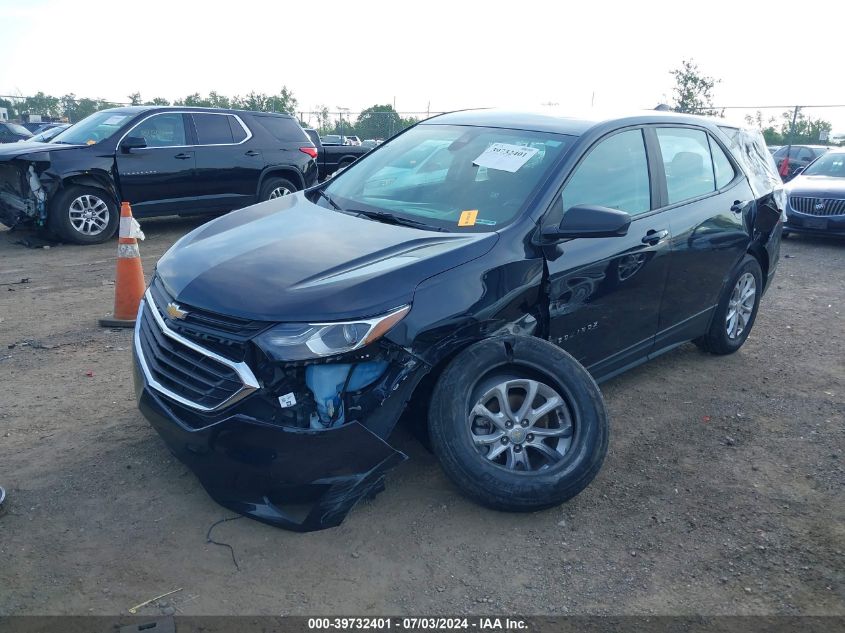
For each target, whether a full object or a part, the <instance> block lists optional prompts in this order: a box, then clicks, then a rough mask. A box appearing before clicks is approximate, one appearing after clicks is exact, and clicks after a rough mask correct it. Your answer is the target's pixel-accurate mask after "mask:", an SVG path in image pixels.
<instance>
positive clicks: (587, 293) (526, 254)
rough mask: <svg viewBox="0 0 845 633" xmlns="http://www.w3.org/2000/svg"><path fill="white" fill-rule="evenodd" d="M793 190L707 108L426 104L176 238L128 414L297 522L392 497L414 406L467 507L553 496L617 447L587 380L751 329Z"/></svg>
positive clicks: (734, 345) (213, 478)
mask: <svg viewBox="0 0 845 633" xmlns="http://www.w3.org/2000/svg"><path fill="white" fill-rule="evenodd" d="M779 183H780V179H779V178H778V175H777V172H776V170H775V166H774V164H773V162H772V159H771V157H770V155H769V152H768V150H767V149H766V147H765V145H764V143H763V141H762V138H761V136H760V135H759V133H756V132H749V131H747V130H743V129H740V128H735V127H728V126H726V125H725V124H724V123H722V122H716V121H711V120H708V119H702V118H698V117H690V116H682V115H672V114H667V113H658V112H655V113H649V114H643V115H638V116H628V117H624V118H613V119H595V120H588V119H576V118H556V117H551V116H540V115H531V114H515V113H507V112H497V111H469V112H460V113H452V114H447V115H443V116H438V117H435V118H432V119H428V120H426V121H425V122H423V123H420V124H418V125H416V126H414V127H412V128H410V129H409V130H407V131H405V132H404V133H402V134H400V135H398V136H396V137H395V138H394V139H392V140H391V141H390V142H388V143H385V144H384V145H382V146H380V147H379V148H377V149H376V150H374V151H373V152H371V153H370V154H368V155H367V156H365V157H364V158H362V159H361V160H359V161H358V162H356V163H355V164H353V165H352V166H351V167H349V168H348V169H346V170H345V171H343V172H342V173H340V174H339V175H337V176H336V177H335V178H333V179H331V180H330V181H328V182H326V183H323V184H322V185H319V186H317V187H314V188H311V189H309V190H307V191H303V192H299V193H296V194H294V195H292V196H285V197H283V198H279V199H276V200H270V201H268V202H264V203H260V204H256V205H254V206H251V207H248V208H245V209H242V210H239V211H235V212H232V213H230V214H228V215H226V216H223V217H221V218H218V219H216V220H213V221H212V222H209V223H208V224H206V225H204V226H201V227H199V228H197V229H196V230H194V231H193V232H191V233H190V234H188V235H186V236H185V237H183V238H182V239H180V240H179V241H178V242H177V243H176V244H175V245H174V246H173V247H172V248H171V249H170V251H169V252H168V253H167V254H165V256H164V257H163V258H162V259H161V261H160V262H159V263H158V267H157V270H156V273H155V276H154V279H153V281H152V283H151V284H150V287H149V290H148V291H147V293H146V295H145V299H144V301H143V302H142V305H141V308H140V311H139V314H138V322H137V327H136V330H135V339H134V351H135V363H134V366H135V378H136V388H137V394H138V399H139V406H140V409H141V411H142V412H143V413H144V415H145V416H146V417H147V418H148V419H149V420H150V422H151V423H152V424H153V425H154V426H155V428H156V429H157V430H158V432H159V433H160V434H161V436H162V437H163V438H164V440H165V442H166V443H167V444H168V446H169V447H170V449H171V450H172V451H173V452H174V453H175V454H176V455H177V456H178V457H179V458H180V459H181V460H182V461H184V462H185V463H186V464H187V465H188V466H190V467H191V468H192V469H193V470H194V471H195V472H196V474H197V476H198V477H199V479H200V481H201V482H202V484H203V485H204V487H205V488H206V489H207V491H208V492H209V493H210V495H211V496H212V497H213V498H214V499H216V500H217V501H218V502H219V503H221V504H223V505H224V506H227V507H229V508H231V509H233V510H236V511H238V512H241V513H243V514H246V515H249V516H251V517H254V518H256V519H259V520H261V521H265V522H268V523H271V524H275V525H279V526H283V527H286V528H289V529H294V530H314V529H320V528H326V527H331V526H334V525H337V524H339V523H340V522H341V521H342V520H343V518H344V516H345V515H346V514H347V512H348V511H349V510H350V509H351V508H352V506H353V505H354V504H355V503H356V502H357V501H358V500H359V499H361V498H364V497H371V496H373V495H374V494H375V493H377V492H379V491H380V490H381V488H382V487H383V479H384V476H385V473H386V472H387V471H388V470H390V469H391V468H392V467H394V466H396V465H397V464H399V463H400V462H401V461H402V460H404V459H405V455H404V454H402V453H401V452H400V451H398V450H396V449H395V448H393V447H392V446H391V445H390V444H389V443H388V439H389V437H390V435H391V432H392V431H393V429H394V426H395V425H396V423H397V421H398V420H399V418H400V414H402V412H403V410H404V409H405V408H406V405H409V406H408V407H407V408H408V413H407V417H406V419H414V418H416V419H422V420H423V421H424V422H425V424H426V425H427V434H428V438H429V439H430V444H431V447H432V448H433V450H434V452H435V453H436V454H437V456H438V457H439V459H440V462H441V464H442V466H443V469H444V470H445V472H446V474H447V475H448V476H449V477H450V478H451V480H452V481H453V482H454V483H455V485H456V486H457V487H458V488H460V489H461V491H463V492H464V493H465V494H466V495H468V496H469V497H471V498H472V499H475V500H476V501H478V502H480V503H483V504H485V505H487V506H489V507H492V508H497V509H502V510H515V511H527V510H536V509H539V508H545V507H549V506H553V505H555V504H559V503H561V502H563V501H565V500H566V499H569V498H571V497H573V496H574V495H576V494H578V493H579V492H580V491H581V490H583V489H584V488H585V487H586V486H587V485H588V484H589V483H590V481H591V480H592V479H593V478H594V477H595V475H596V474H597V472H598V470H599V468H600V466H601V464H602V461H603V459H604V456H605V453H606V450H607V443H608V419H607V414H606V412H605V408H604V403H603V400H602V396H601V393H600V391H599V389H598V387H597V386H596V381H602V380H605V379H607V378H609V377H611V376H614V375H615V374H618V373H620V372H622V371H624V370H626V369H628V368H630V367H633V366H635V365H637V364H639V363H642V362H643V361H645V360H648V359H650V358H653V357H654V356H656V355H658V354H661V353H663V352H666V351H667V350H670V349H672V348H674V347H676V346H678V345H680V344H682V343H684V342H686V341H694V342H695V343H696V344H697V345H698V346H699V347H701V348H702V349H704V350H706V351H709V352H712V353H715V354H729V353H732V352H735V351H736V350H737V349H739V347H741V346H742V344H743V343H744V342H745V340H746V338H747V337H748V334H749V332H750V331H751V328H752V326H753V324H754V319H755V316H756V314H757V309H758V305H759V302H760V297H761V295H762V294H763V292H764V291H765V290H766V288H767V287H768V286H769V284H770V283H771V280H772V276H773V275H774V273H775V267H776V264H777V261H778V249H779V243H780V234H781V228H782V225H781V210H782V206H783V201H782V197H783V195H782V192H781V190H780V188H779Z"/></svg>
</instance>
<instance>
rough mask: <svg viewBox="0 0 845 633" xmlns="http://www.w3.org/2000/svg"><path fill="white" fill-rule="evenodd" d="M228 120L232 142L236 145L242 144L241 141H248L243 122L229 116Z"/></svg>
mask: <svg viewBox="0 0 845 633" xmlns="http://www.w3.org/2000/svg"><path fill="white" fill-rule="evenodd" d="M226 118H227V119H229V128H230V129H231V132H232V140H233V141H234V142H235V143H240V142H241V141H244V140H246V137H247V133H246V130H245V129H244V126H243V125H241V122H240V121H238V119H237V118H236V117H233V116H227V117H226Z"/></svg>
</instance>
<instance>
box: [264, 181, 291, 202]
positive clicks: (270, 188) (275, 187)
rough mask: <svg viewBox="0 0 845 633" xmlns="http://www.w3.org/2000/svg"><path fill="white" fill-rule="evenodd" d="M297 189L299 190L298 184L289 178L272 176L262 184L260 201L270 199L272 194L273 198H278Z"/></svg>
mask: <svg viewBox="0 0 845 633" xmlns="http://www.w3.org/2000/svg"><path fill="white" fill-rule="evenodd" d="M295 191H298V188H297V186H296V185H295V184H293V183H292V182H291V181H290V180H288V179H287V178H281V177H279V176H270V177H269V178H268V179H267V180H266V181H265V182H264V184H263V185H262V186H261V194H260V195H259V199H258V201H259V202H264V201H265V200H270V199H271V197H270V196H271V195H272V196H273V198H277V197H279V195H283V196H286V195H288V194H291V193H293V192H295ZM285 192H286V193H285ZM273 194H275V195H273Z"/></svg>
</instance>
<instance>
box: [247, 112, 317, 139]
mask: <svg viewBox="0 0 845 633" xmlns="http://www.w3.org/2000/svg"><path fill="white" fill-rule="evenodd" d="M255 120H256V121H258V123H259V124H260V125H261V126H262V127H263V128H264V129H265V130H267V131H268V132H269V133H270V134H271V135H272V136H273V137H274V138H275V139H276V140H278V141H283V142H295V143H301V142H302V141H306V142H309V143H310V140H309V139H308V135H307V134H305V130H303V129H302V128H301V127H300V125H299V123H297V122H296V121H294V120H293V119H289V118H287V117H281V116H256V117H255Z"/></svg>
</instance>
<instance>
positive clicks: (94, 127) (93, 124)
mask: <svg viewBox="0 0 845 633" xmlns="http://www.w3.org/2000/svg"><path fill="white" fill-rule="evenodd" d="M129 116H130V115H129V114H126V113H124V112H113V111H112V112H109V111H108V110H105V111H103V112H95V113H94V114H92V115H91V116H88V117H85V118H84V119H82V120H81V121H80V122H79V123H76V124H74V125H73V126H72V127H69V128H68V129H67V130H65V131H64V132H62V133H61V134H59V135H58V136H56V138H54V139H53V142H54V143H68V144H70V145H94V144H95V143H99V142H100V141H104V140H106V139H107V138H109V137H110V136H112V135H113V134H114V133H115V132H117V131H118V130H119V129H120V128H121V127H122V126H123V124H124V123H126V122H127V121H128V120H129Z"/></svg>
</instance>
